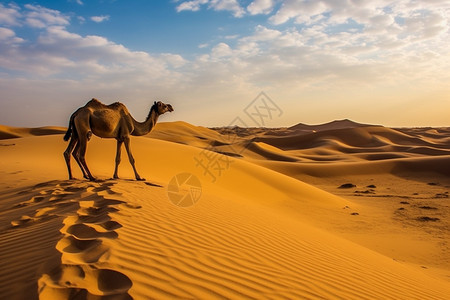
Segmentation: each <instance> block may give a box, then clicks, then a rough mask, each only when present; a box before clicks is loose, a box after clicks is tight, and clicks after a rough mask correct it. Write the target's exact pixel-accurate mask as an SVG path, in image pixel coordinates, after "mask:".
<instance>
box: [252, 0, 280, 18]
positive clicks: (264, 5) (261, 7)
mask: <svg viewBox="0 0 450 300" xmlns="http://www.w3.org/2000/svg"><path fill="white" fill-rule="evenodd" d="M274 5H275V3H274V1H273V0H255V1H253V2H252V3H250V4H249V5H248V6H247V11H248V12H249V13H250V14H251V15H258V14H268V13H270V12H271V11H272V9H273V6H274Z"/></svg>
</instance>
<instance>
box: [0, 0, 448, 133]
mask: <svg viewBox="0 0 450 300" xmlns="http://www.w3.org/2000/svg"><path fill="white" fill-rule="evenodd" d="M449 25H450V2H449V1H448V0H427V1H425V0H422V1H420V0H398V1H389V0H364V1H363V0H340V1H337V0H317V1H313V0H254V1H252V0H242V1H240V0H192V1H184V0H172V1H156V0H151V1H148V0H127V1H125V0H60V1H44V0H35V1H11V2H10V1H0V124H3V125H10V126H22V127H38V126H47V125H55V126H67V123H68V119H69V117H70V115H71V113H72V112H73V111H74V110H76V109H77V108H78V107H80V106H83V105H84V104H85V103H86V102H87V101H88V100H90V99H91V98H97V99H99V100H101V101H102V102H104V103H106V104H109V103H112V102H116V101H120V102H122V103H124V104H125V105H126V106H127V107H128V109H129V111H130V112H131V114H132V115H133V116H134V117H135V119H137V120H140V121H143V120H144V119H145V117H146V116H147V114H148V110H149V109H150V106H151V105H152V103H153V102H154V101H163V102H165V103H170V104H172V106H173V107H174V110H175V111H174V112H172V113H170V114H166V115H164V116H161V118H160V121H179V120H180V121H186V122H189V123H192V124H194V125H202V126H227V125H242V126H267V127H279V126H292V125H294V124H297V123H306V124H320V123H325V122H329V121H332V120H338V119H351V120H354V121H356V122H360V123H369V124H381V125H385V126H450V29H449V28H450V26H449Z"/></svg>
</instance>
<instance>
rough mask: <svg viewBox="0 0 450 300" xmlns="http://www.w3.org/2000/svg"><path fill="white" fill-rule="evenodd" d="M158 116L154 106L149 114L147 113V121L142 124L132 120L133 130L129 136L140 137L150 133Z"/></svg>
mask: <svg viewBox="0 0 450 300" xmlns="http://www.w3.org/2000/svg"><path fill="white" fill-rule="evenodd" d="M158 117H159V114H158V112H157V109H156V107H155V106H152V108H151V109H150V112H149V113H148V116H147V119H146V120H145V121H144V122H138V121H136V120H134V119H133V123H134V124H133V125H134V130H133V132H132V133H131V135H136V136H141V135H146V134H147V133H149V132H150V131H152V129H153V127H155V124H156V122H157V121H158Z"/></svg>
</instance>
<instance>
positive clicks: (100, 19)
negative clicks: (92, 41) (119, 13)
mask: <svg viewBox="0 0 450 300" xmlns="http://www.w3.org/2000/svg"><path fill="white" fill-rule="evenodd" d="M91 20H92V21H94V22H95V23H101V22H104V21H108V20H109V16H108V15H106V16H93V17H91Z"/></svg>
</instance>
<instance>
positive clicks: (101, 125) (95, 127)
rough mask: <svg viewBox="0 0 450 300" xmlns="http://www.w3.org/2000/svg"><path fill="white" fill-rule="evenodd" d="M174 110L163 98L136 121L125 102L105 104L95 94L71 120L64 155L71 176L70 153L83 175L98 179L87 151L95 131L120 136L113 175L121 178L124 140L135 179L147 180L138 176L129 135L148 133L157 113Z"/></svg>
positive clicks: (101, 134) (100, 133)
mask: <svg viewBox="0 0 450 300" xmlns="http://www.w3.org/2000/svg"><path fill="white" fill-rule="evenodd" d="M168 111H169V112H171V111H173V108H172V106H171V105H170V104H164V103H162V102H161V101H158V102H154V104H153V106H152V107H151V108H150V112H149V114H148V117H147V119H146V120H145V121H144V122H142V123H140V122H137V121H136V120H135V119H134V118H133V117H132V116H131V114H130V113H129V112H128V109H127V108H126V106H125V105H123V104H122V103H119V102H116V103H113V104H110V105H105V104H103V103H101V102H100V101H98V100H97V99H95V98H93V99H92V100H90V101H89V102H88V103H87V104H86V105H85V106H83V107H80V108H79V109H78V110H76V111H75V112H74V113H73V114H72V116H71V117H70V121H69V128H68V129H67V132H66V135H65V136H64V140H65V141H68V140H69V138H71V140H70V142H69V145H68V146H67V149H66V151H65V152H64V158H65V160H66V164H67V170H68V171H69V179H73V176H72V169H71V167H70V155H71V154H72V155H73V157H74V158H75V161H76V162H77V163H78V165H79V166H80V169H81V172H82V173H83V177H84V178H86V179H89V180H95V178H94V176H92V174H91V172H90V171H89V168H88V166H87V165H86V160H85V154H86V147H87V142H88V141H89V140H90V138H91V136H92V134H95V135H96V136H99V137H101V138H114V139H116V140H117V153H116V166H115V169H114V178H116V179H117V178H119V176H118V174H117V172H118V167H119V163H120V155H121V148H122V144H125V149H126V150H127V153H128V159H129V161H130V164H131V166H132V167H133V170H134V175H135V176H136V180H145V179H144V178H142V177H141V176H139V174H138V172H137V171H136V167H135V165H134V162H135V161H134V158H133V155H132V154H131V149H130V135H134V136H141V135H145V134H147V133H149V132H150V131H151V130H152V129H153V127H154V126H155V124H156V121H157V120H158V117H159V116H160V115H162V114H164V113H166V112H168Z"/></svg>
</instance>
